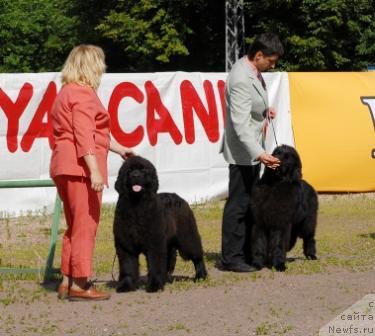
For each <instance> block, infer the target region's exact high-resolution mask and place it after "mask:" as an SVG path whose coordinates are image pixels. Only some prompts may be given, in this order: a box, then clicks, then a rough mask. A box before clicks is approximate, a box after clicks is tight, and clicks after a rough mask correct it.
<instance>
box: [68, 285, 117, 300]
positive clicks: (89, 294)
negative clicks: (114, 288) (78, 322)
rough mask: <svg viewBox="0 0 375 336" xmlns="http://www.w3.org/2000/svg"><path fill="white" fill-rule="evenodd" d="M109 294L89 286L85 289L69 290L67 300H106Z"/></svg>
mask: <svg viewBox="0 0 375 336" xmlns="http://www.w3.org/2000/svg"><path fill="white" fill-rule="evenodd" d="M110 297H111V295H110V294H109V293H107V292H103V291H100V290H97V289H96V288H95V287H94V286H90V287H89V288H88V289H86V290H74V289H72V288H70V290H69V301H103V300H108V299H109V298H110Z"/></svg>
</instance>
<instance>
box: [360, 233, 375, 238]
mask: <svg viewBox="0 0 375 336" xmlns="http://www.w3.org/2000/svg"><path fill="white" fill-rule="evenodd" d="M359 236H360V237H361V238H366V239H368V238H371V239H375V232H372V233H362V234H360V235H359Z"/></svg>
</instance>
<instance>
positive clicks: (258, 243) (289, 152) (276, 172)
mask: <svg viewBox="0 0 375 336" xmlns="http://www.w3.org/2000/svg"><path fill="white" fill-rule="evenodd" d="M272 155H274V156H275V157H277V158H278V159H279V160H280V161H281V164H280V166H279V167H278V168H277V169H271V168H265V171H264V174H263V175H262V177H261V178H260V179H259V181H258V182H257V183H256V184H255V186H254V189H253V194H252V204H251V207H252V212H253V214H254V226H253V232H252V237H251V239H252V244H251V246H252V258H251V259H252V264H253V265H254V266H255V267H256V268H258V269H260V268H262V267H264V266H268V267H275V269H276V270H277V271H285V269H286V267H285V261H286V253H287V252H288V251H290V250H291V249H292V248H293V246H294V245H295V243H296V241H297V238H298V237H300V238H302V239H303V252H304V254H305V256H306V258H307V259H312V260H315V259H316V247H315V238H314V237H315V229H316V224H317V211H318V197H317V194H316V192H315V190H314V188H313V187H312V186H311V185H310V184H308V183H307V182H306V181H304V180H303V179H302V172H301V170H302V164H301V159H300V157H299V155H298V153H297V151H296V150H295V149H294V148H293V147H290V146H287V145H281V146H278V147H276V148H275V150H274V151H273V153H272Z"/></svg>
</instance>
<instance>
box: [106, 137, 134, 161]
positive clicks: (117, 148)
mask: <svg viewBox="0 0 375 336" xmlns="http://www.w3.org/2000/svg"><path fill="white" fill-rule="evenodd" d="M109 150H110V151H111V152H114V153H117V154H118V155H120V156H121V157H122V158H123V159H124V160H126V159H127V158H129V157H131V156H134V155H135V153H134V152H133V150H132V149H130V148H128V147H125V146H122V145H120V144H119V143H118V142H117V141H115V140H114V139H112V138H111V142H110V144H109Z"/></svg>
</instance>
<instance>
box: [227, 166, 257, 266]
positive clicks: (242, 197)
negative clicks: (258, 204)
mask: <svg viewBox="0 0 375 336" xmlns="http://www.w3.org/2000/svg"><path fill="white" fill-rule="evenodd" d="M259 171H260V164H257V165H254V166H240V165H234V164H230V165H229V190H228V198H227V201H226V203H225V207H224V213H223V222H222V238H221V241H222V246H221V258H222V259H221V261H222V264H223V265H224V266H225V265H235V264H238V263H244V262H245V261H247V262H248V261H249V260H248V257H249V254H250V251H249V249H250V246H249V244H250V242H249V240H250V235H251V229H252V215H251V211H250V194H251V189H252V187H253V185H254V183H255V181H256V180H257V179H258V178H259Z"/></svg>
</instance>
